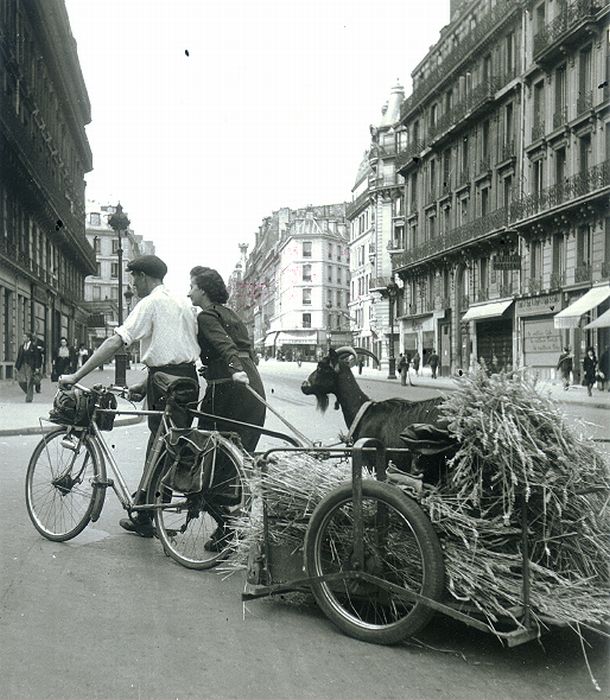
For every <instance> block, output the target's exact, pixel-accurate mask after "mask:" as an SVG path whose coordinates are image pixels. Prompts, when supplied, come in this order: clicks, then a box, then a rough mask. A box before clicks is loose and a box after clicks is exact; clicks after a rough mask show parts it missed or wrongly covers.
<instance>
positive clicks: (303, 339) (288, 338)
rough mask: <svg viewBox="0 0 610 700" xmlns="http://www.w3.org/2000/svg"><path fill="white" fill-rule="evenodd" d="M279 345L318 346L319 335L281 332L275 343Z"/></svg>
mask: <svg viewBox="0 0 610 700" xmlns="http://www.w3.org/2000/svg"><path fill="white" fill-rule="evenodd" d="M275 342H276V344H277V345H282V344H286V345H316V344H317V342H318V335H317V333H315V332H314V333H294V332H293V333H290V332H289V331H281V332H280V333H279V335H278V337H277V340H276V341H275Z"/></svg>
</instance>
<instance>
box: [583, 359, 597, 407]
mask: <svg viewBox="0 0 610 700" xmlns="http://www.w3.org/2000/svg"><path fill="white" fill-rule="evenodd" d="M582 369H583V380H582V383H583V385H584V386H586V387H587V393H588V394H589V396H592V395H593V394H592V393H591V389H592V387H593V385H594V384H595V381H596V374H597V357H596V355H595V350H594V349H593V348H592V347H588V348H587V354H586V355H585V356H584V358H583V361H582Z"/></svg>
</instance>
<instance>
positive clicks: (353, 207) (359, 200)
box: [345, 190, 369, 219]
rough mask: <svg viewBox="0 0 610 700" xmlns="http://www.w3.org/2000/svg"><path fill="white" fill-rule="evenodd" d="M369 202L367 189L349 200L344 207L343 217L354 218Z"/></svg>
mask: <svg viewBox="0 0 610 700" xmlns="http://www.w3.org/2000/svg"><path fill="white" fill-rule="evenodd" d="M368 203H369V193H368V190H367V191H366V192H363V193H362V194H360V195H358V197H356V199H354V201H353V202H350V203H349V204H348V205H347V207H346V208H345V218H346V219H354V218H355V217H356V215H357V214H358V213H360V211H361V210H362V209H364V207H365V206H366V205H367V204H368Z"/></svg>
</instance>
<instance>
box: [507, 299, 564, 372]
mask: <svg viewBox="0 0 610 700" xmlns="http://www.w3.org/2000/svg"><path fill="white" fill-rule="evenodd" d="M561 296H562V295H561V293H560V292H555V293H553V294H543V295H541V296H533V297H529V298H527V299H519V300H517V302H516V303H515V316H516V318H517V323H518V324H519V327H520V336H521V364H522V366H524V367H527V368H528V369H531V370H533V371H535V373H536V375H537V376H539V377H540V378H541V379H546V380H548V379H552V378H553V377H554V375H555V367H556V366H557V359H558V358H559V354H560V353H561V348H562V346H563V344H564V343H563V341H562V337H561V333H560V332H559V331H558V330H557V329H556V328H555V326H554V321H553V319H554V315H555V314H556V313H557V309H560V308H561Z"/></svg>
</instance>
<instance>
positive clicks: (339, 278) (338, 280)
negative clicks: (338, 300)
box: [337, 267, 343, 284]
mask: <svg viewBox="0 0 610 700" xmlns="http://www.w3.org/2000/svg"><path fill="white" fill-rule="evenodd" d="M342 283H343V281H342V279H341V268H340V267H338V268H337V284H342Z"/></svg>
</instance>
